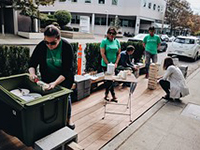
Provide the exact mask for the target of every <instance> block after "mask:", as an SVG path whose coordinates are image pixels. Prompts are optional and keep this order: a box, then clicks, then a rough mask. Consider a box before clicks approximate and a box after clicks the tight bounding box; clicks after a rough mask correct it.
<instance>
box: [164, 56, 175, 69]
mask: <svg viewBox="0 0 200 150" xmlns="http://www.w3.org/2000/svg"><path fill="white" fill-rule="evenodd" d="M171 65H174V62H173V59H172V58H171V57H167V58H165V60H164V64H163V69H164V70H167V68H168V67H169V66H171Z"/></svg>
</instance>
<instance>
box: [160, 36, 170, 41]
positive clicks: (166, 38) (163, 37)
mask: <svg viewBox="0 0 200 150" xmlns="http://www.w3.org/2000/svg"><path fill="white" fill-rule="evenodd" d="M160 39H161V40H162V41H166V42H169V36H168V35H167V34H162V35H160Z"/></svg>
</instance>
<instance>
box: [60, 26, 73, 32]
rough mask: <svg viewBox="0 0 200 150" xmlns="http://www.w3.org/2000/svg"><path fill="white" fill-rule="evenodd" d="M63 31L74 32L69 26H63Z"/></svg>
mask: <svg viewBox="0 0 200 150" xmlns="http://www.w3.org/2000/svg"><path fill="white" fill-rule="evenodd" d="M62 30H66V31H73V28H72V27H70V26H67V25H64V26H62Z"/></svg>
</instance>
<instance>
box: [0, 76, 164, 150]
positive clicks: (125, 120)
mask: <svg viewBox="0 0 200 150" xmlns="http://www.w3.org/2000/svg"><path fill="white" fill-rule="evenodd" d="M147 84H148V80H147V79H145V78H144V75H142V76H140V77H139V79H138V84H137V87H136V90H135V92H134V94H133V95H132V120H133V121H134V120H135V119H137V118H138V117H140V116H141V115H142V114H143V113H144V112H145V111H146V110H148V109H149V108H150V107H151V106H152V105H154V104H155V103H156V102H157V101H158V100H159V99H160V98H161V96H163V95H164V92H163V91H162V90H161V88H160V87H159V86H158V87H157V89H155V90H149V89H147ZM104 92H105V91H104V90H101V91H97V92H95V93H92V94H91V95H90V96H89V97H87V98H85V99H83V100H81V101H78V102H74V103H73V105H72V120H73V121H74V122H75V124H76V129H75V131H76V132H77V133H78V144H79V145H80V146H81V147H83V148H84V149H85V150H97V149H100V148H101V147H102V146H103V145H104V144H106V143H107V142H108V141H109V140H111V139H112V138H113V137H115V136H116V135H117V134H118V133H119V132H120V131H122V130H123V129H125V128H126V127H127V126H128V125H129V124H130V123H131V122H130V121H129V116H123V115H113V114H106V117H105V119H104V120H102V117H103V114H104V112H103V111H104V107H103V105H104V99H103V97H104ZM115 92H116V96H117V97H118V100H119V103H123V102H126V101H127V100H128V94H129V88H128V87H127V88H122V87H121V86H118V87H116V88H115ZM107 108H108V109H109V111H122V112H126V111H127V109H126V107H125V106H120V105H110V106H108V107H107ZM5 147H6V148H7V149H12V150H22V149H23V150H30V149H32V148H30V147H25V146H24V145H23V144H22V143H21V142H20V141H19V140H18V139H17V138H15V137H12V136H9V135H6V134H5V133H4V132H3V131H1V132H0V150H4V148H5Z"/></svg>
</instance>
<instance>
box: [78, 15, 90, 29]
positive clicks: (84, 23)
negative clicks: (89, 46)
mask: <svg viewBox="0 0 200 150" xmlns="http://www.w3.org/2000/svg"><path fill="white" fill-rule="evenodd" d="M80 32H85V33H90V17H89V16H80Z"/></svg>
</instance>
